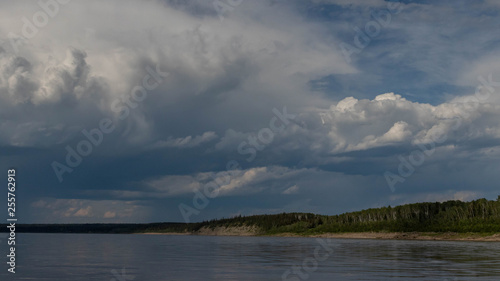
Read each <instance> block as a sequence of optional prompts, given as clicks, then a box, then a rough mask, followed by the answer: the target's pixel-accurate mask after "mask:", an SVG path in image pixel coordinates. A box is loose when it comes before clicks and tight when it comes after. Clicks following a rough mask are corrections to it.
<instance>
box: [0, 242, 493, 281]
mask: <svg viewBox="0 0 500 281" xmlns="http://www.w3.org/2000/svg"><path fill="white" fill-rule="evenodd" d="M325 241H326V240H325ZM4 242H5V241H4ZM17 243H18V245H17V268H16V272H17V273H16V274H15V275H13V274H11V273H8V272H7V265H6V264H5V263H4V266H3V267H4V269H3V270H2V271H1V272H0V280H26V279H31V280H53V281H55V280H71V281H79V280H86V281H87V280H105V281H110V280H114V281H125V280H138V281H139V280H146V281H150V280H151V281H152V280H155V281H157V280H158V281H159V280H282V275H283V273H284V272H285V271H287V270H290V271H292V269H293V268H294V267H293V266H295V270H300V271H299V272H297V273H295V274H290V275H288V276H287V280H499V278H498V277H499V276H500V243H497V242H443V241H393V240H348V239H335V240H330V241H329V243H330V247H331V249H332V252H331V254H330V255H327V256H328V258H327V259H326V260H324V261H318V260H315V259H314V256H315V255H314V251H315V249H316V248H317V247H318V245H320V244H319V243H318V241H317V240H316V239H313V238H277V237H211V236H165V235H100V234H22V233H21V234H18V237H17ZM0 250H1V251H2V253H7V245H6V243H2V245H1V246H0ZM324 253H326V252H323V253H322V255H324ZM2 255H3V254H2ZM305 260H308V261H309V265H308V266H309V272H307V271H305V270H304V268H303V267H302V265H303V263H304V261H305ZM311 262H314V263H316V264H317V267H314V265H315V264H314V263H311ZM311 264H312V265H311ZM6 277H9V278H8V279H7V278H6ZM13 277H14V278H13Z"/></svg>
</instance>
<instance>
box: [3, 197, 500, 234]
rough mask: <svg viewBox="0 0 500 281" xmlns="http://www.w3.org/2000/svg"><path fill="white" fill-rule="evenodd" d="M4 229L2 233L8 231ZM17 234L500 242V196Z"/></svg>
mask: <svg viewBox="0 0 500 281" xmlns="http://www.w3.org/2000/svg"><path fill="white" fill-rule="evenodd" d="M2 226H3V227H2V228H1V229H2V232H6V231H8V229H7V228H6V225H5V224H4V225H2ZM16 232H21V233H109V234H178V235H236V236H292V237H299V236H300V237H333V238H370V239H425V240H473V241H500V196H499V197H498V199H497V200H496V201H490V200H486V199H478V200H474V201H471V202H462V201H456V200H455V201H447V202H435V203H415V204H407V205H402V206H397V207H391V206H388V207H383V208H375V209H367V210H363V211H358V212H352V213H345V214H341V215H334V216H325V215H317V214H311V213H282V214H274V215H255V216H247V217H242V216H238V217H233V218H223V219H216V220H211V221H204V222H198V223H147V224H101V223H95V224H19V225H17V226H16Z"/></svg>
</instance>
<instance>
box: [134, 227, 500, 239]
mask: <svg viewBox="0 0 500 281" xmlns="http://www.w3.org/2000/svg"><path fill="white" fill-rule="evenodd" d="M143 234H149V235H207V236H273V237H323V238H338V239H394V240H440V241H483V242H486V241H489V242H500V233H496V234H490V235H488V234H481V233H450V232H446V233H428V232H425V233H424V232H408V233H406V232H354V233H323V234H314V235H299V234H295V233H280V234H276V235H260V234H259V233H258V229H257V228H255V227H246V226H245V227H229V228H226V227H216V228H214V229H210V228H202V229H200V230H199V231H197V232H195V233H188V232H180V233H173V232H172V233H143Z"/></svg>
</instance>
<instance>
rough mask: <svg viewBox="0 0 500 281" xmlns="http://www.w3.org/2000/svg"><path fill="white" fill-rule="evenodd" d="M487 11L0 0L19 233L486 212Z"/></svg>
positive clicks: (498, 68)
mask: <svg viewBox="0 0 500 281" xmlns="http://www.w3.org/2000/svg"><path fill="white" fill-rule="evenodd" d="M499 12H500V4H499V2H498V1H495V0H480V1H472V0H471V1H465V0H462V1H416V0H415V1H383V0H370V1H363V0H350V1H349V0H300V1H299V0H288V1H285V0H255V1H254V0H252V1H250V0H216V1H212V0H182V1H181V0H165V1H160V0H155V1H127V0H125V1H123V0H120V1H118V0H110V1H104V2H103V1H93V0H90V1H78V0H72V1H67V0H57V1H56V0H41V1H39V2H36V1H32V2H31V4H28V3H25V2H24V1H23V3H20V2H19V1H8V2H7V1H2V3H0V167H1V170H3V171H4V172H5V173H6V174H7V170H8V169H16V180H17V181H16V183H17V188H16V198H17V199H16V203H17V205H16V207H17V210H16V211H17V216H18V219H19V222H20V223H87V222H110V223H120V222H162V221H177V222H183V221H184V222H196V221H203V220H209V219H213V218H222V217H226V218H227V217H232V216H236V215H254V214H273V213H281V212H312V213H318V214H325V215H335V214H340V213H344V212H350V211H356V210H361V209H367V208H376V207H382V206H388V205H391V206H395V205H400V204H406V203H414V202H424V201H425V202H429V201H430V202H433V201H446V200H464V201H467V200H474V199H478V198H487V199H496V198H497V196H498V195H499V194H500V192H499V190H498V182H500V174H499V173H498V171H499V168H500V123H499V120H500V119H499V117H500V97H499V94H500V39H499V37H498V36H496V34H498V30H499V27H500V17H499ZM497 81H498V82H497ZM5 177H7V175H5ZM4 193H5V194H4V195H1V196H5V197H7V194H6V193H7V192H4ZM5 199H6V198H5Z"/></svg>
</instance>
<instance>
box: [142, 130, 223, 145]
mask: <svg viewBox="0 0 500 281" xmlns="http://www.w3.org/2000/svg"><path fill="white" fill-rule="evenodd" d="M216 138H217V134H216V133H215V132H205V133H203V134H202V135H201V136H195V137H192V136H187V137H184V138H172V137H169V138H168V139H167V140H166V141H158V142H156V143H155V144H153V145H152V146H151V148H152V149H157V148H165V147H166V148H192V147H196V146H199V145H201V144H203V143H205V142H209V141H211V140H214V139H216Z"/></svg>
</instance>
